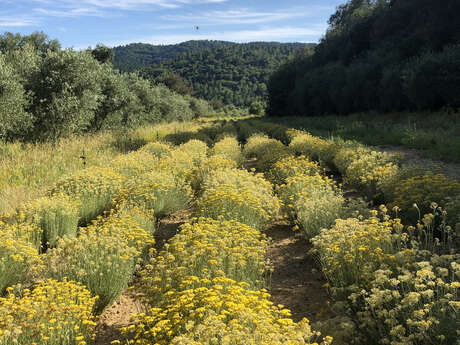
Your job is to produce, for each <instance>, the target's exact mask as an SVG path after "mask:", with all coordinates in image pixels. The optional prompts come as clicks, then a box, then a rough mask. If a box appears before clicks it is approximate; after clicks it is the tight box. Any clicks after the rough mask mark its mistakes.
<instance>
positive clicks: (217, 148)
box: [210, 136, 244, 167]
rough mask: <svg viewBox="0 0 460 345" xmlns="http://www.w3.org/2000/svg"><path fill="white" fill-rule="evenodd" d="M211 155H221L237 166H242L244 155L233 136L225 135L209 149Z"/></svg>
mask: <svg viewBox="0 0 460 345" xmlns="http://www.w3.org/2000/svg"><path fill="white" fill-rule="evenodd" d="M210 155H211V156H223V157H225V158H227V159H229V160H232V161H234V162H235V163H236V165H237V166H239V167H240V166H242V165H243V163H244V157H243V154H242V152H241V146H240V144H239V143H238V140H236V138H235V137H231V136H226V137H224V138H222V139H220V140H219V141H218V142H216V143H215V144H214V146H213V147H212V149H211V150H210Z"/></svg>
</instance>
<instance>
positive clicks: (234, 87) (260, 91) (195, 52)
mask: <svg viewBox="0 0 460 345" xmlns="http://www.w3.org/2000/svg"><path fill="white" fill-rule="evenodd" d="M313 46H315V44H314V43H279V42H250V43H234V42H227V41H208V40H200V41H187V42H183V43H179V44H173V45H151V44H145V43H132V44H128V45H125V46H119V47H114V48H113V49H114V55H115V58H114V66H115V68H118V69H119V70H120V71H123V72H134V71H138V72H140V73H141V74H142V75H143V76H144V77H146V78H149V79H152V80H154V79H155V78H157V77H158V76H160V75H161V74H162V73H165V72H173V73H177V74H179V75H180V76H181V77H183V78H184V79H185V80H186V81H187V82H188V83H189V85H190V86H191V87H192V89H193V90H194V95H195V96H197V97H200V98H204V99H207V100H213V99H214V100H218V101H222V102H223V103H225V104H234V105H237V106H248V105H249V104H250V103H251V102H253V101H264V100H265V98H266V90H267V88H266V83H267V82H268V79H269V77H270V74H271V73H272V72H273V71H274V70H275V69H276V68H278V67H279V66H280V65H281V64H282V63H283V62H285V61H287V60H288V59H289V57H290V56H292V55H293V54H304V53H305V51H306V50H307V51H308V50H309V49H311V48H312V47H313Z"/></svg>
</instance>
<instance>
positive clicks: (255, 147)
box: [243, 134, 291, 172]
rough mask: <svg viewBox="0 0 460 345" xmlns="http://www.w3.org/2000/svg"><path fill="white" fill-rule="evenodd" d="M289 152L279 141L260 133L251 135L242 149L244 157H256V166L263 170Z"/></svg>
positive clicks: (268, 168)
mask: <svg viewBox="0 0 460 345" xmlns="http://www.w3.org/2000/svg"><path fill="white" fill-rule="evenodd" d="M290 152H291V151H290V149H289V148H288V147H287V146H285V145H284V144H283V143H282V142H281V141H279V140H276V139H270V138H269V137H267V136H265V135H260V134H255V135H253V136H251V137H250V138H249V139H248V141H247V143H246V145H245V146H244V149H243V154H244V156H245V157H246V158H257V161H256V167H257V169H258V170H260V171H264V172H265V171H268V170H270V168H271V167H272V165H273V164H274V163H276V162H277V161H278V160H280V159H281V158H283V157H285V156H286V155H288V154H290Z"/></svg>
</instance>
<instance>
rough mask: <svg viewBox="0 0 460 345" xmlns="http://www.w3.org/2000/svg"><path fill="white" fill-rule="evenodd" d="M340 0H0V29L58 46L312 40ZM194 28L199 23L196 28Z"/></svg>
mask: <svg viewBox="0 0 460 345" xmlns="http://www.w3.org/2000/svg"><path fill="white" fill-rule="evenodd" d="M344 2H346V1H345V0H304V1H301V0H265V1H263V0H246V1H244V0H0V32H2V33H3V32H5V31H10V32H19V33H22V34H30V33H31V32H34V31H43V32H45V33H46V34H48V35H49V36H50V37H51V38H57V39H58V40H59V41H60V42H61V44H62V45H63V47H66V48H67V47H73V48H75V49H84V48H87V47H89V46H93V47H94V46H95V45H96V44H97V43H103V44H106V45H108V46H116V45H124V44H128V43H133V42H144V43H152V44H173V43H179V42H183V41H187V40H192V39H194V40H195V39H196V40H197V39H209V40H225V41H234V42H251V41H279V42H317V41H318V40H319V39H320V38H321V36H322V35H323V34H324V32H325V31H326V28H327V20H328V18H329V16H330V15H331V14H332V13H333V12H334V10H335V8H336V6H338V5H340V4H341V3H344ZM195 26H199V29H198V30H196V29H195Z"/></svg>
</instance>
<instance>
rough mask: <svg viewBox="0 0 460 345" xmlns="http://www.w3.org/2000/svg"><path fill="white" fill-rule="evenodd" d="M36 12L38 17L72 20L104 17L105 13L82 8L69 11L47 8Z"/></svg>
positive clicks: (36, 9)
mask: <svg viewBox="0 0 460 345" xmlns="http://www.w3.org/2000/svg"><path fill="white" fill-rule="evenodd" d="M34 12H35V13H37V14H38V15H42V16H45V17H61V18H66V17H67V18H72V17H82V16H96V17H103V16H105V13H103V12H102V11H99V10H98V9H95V8H90V7H80V8H73V9H67V10H50V9H46V8H34Z"/></svg>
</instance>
